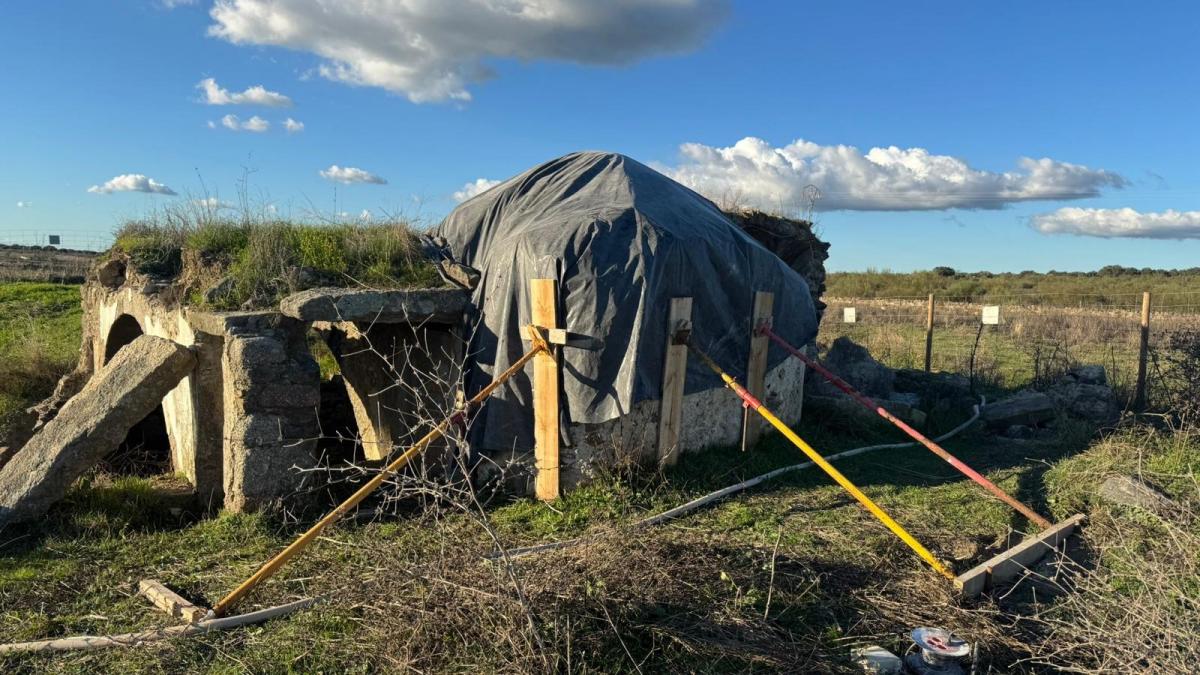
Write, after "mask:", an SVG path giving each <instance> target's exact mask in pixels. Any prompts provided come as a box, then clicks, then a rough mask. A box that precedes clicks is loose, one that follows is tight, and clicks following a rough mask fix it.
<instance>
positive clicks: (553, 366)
mask: <svg viewBox="0 0 1200 675" xmlns="http://www.w3.org/2000/svg"><path fill="white" fill-rule="evenodd" d="M529 302H530V305H531V309H532V311H531V312H530V319H531V321H532V322H533V325H535V326H537V327H539V328H541V329H543V330H544V331H545V332H544V334H543V337H544V336H545V335H547V334H549V332H550V330H551V329H553V328H558V327H559V326H558V282H557V281H556V280H554V279H530V281H529ZM558 399H559V390H558V358H557V354H556V353H553V352H542V353H540V354H538V355H537V356H535V357H534V358H533V440H534V446H533V457H534V466H535V467H536V469H537V476H536V477H535V479H534V491H535V493H536V494H537V498H538V499H540V500H542V501H550V500H553V499H557V498H558V442H559V438H558V419H559V400H558Z"/></svg>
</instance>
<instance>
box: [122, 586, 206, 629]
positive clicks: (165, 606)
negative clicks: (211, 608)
mask: <svg viewBox="0 0 1200 675" xmlns="http://www.w3.org/2000/svg"><path fill="white" fill-rule="evenodd" d="M138 595H141V596H143V597H145V598H146V599H147V600H149V601H150V602H151V603H152V604H153V605H154V606H155V607H157V608H159V609H161V610H162V611H164V612H166V613H167V614H170V615H171V616H173V617H176V618H178V619H183V620H184V621H186V622H188V623H196V622H197V621H199V620H201V619H203V618H204V617H205V616H206V615H207V614H208V610H206V609H204V608H203V607H197V606H196V605H193V604H192V603H190V602H188V601H187V600H184V599H183V598H182V597H181V596H180V595H179V594H178V593H176V592H175V591H172V590H171V589H169V588H167V587H166V586H163V585H162V584H161V583H159V582H157V581H155V580H154V579H142V580H141V581H139V582H138Z"/></svg>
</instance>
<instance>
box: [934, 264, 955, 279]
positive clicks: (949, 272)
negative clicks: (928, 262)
mask: <svg viewBox="0 0 1200 675" xmlns="http://www.w3.org/2000/svg"><path fill="white" fill-rule="evenodd" d="M933 273H934V274H936V275H938V276H939V277H952V276H954V275H955V274H957V272H955V271H954V268H953V267H945V266H938V267H935V268H933Z"/></svg>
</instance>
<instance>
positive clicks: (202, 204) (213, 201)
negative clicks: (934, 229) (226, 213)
mask: <svg viewBox="0 0 1200 675" xmlns="http://www.w3.org/2000/svg"><path fill="white" fill-rule="evenodd" d="M192 205H193V206H197V207H199V208H202V209H210V210H214V211H215V210H217V209H232V208H234V207H233V204H230V203H229V202H224V201H221V200H220V199H217V198H216V197H205V198H204V199H193V200H192Z"/></svg>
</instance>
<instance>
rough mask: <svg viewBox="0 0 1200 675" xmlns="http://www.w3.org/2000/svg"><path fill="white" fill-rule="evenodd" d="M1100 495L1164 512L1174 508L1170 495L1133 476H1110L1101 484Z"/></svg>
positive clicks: (1155, 511)
mask: <svg viewBox="0 0 1200 675" xmlns="http://www.w3.org/2000/svg"><path fill="white" fill-rule="evenodd" d="M1100 497H1101V498H1103V499H1105V500H1107V501H1109V502H1112V503H1114V504H1120V505H1121V506H1131V507H1134V508H1138V509H1142V510H1144V511H1149V512H1150V513H1155V514H1162V513H1164V512H1168V511H1171V510H1173V509H1174V507H1175V502H1174V501H1172V500H1171V498H1170V497H1168V496H1166V495H1165V494H1163V493H1161V492H1159V491H1158V490H1156V489H1154V488H1153V487H1150V486H1149V485H1147V484H1145V483H1144V482H1142V481H1140V480H1138V479H1136V478H1133V477H1131V476H1120V475H1117V476H1109V477H1108V478H1105V479H1104V482H1103V483H1101V484H1100Z"/></svg>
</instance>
